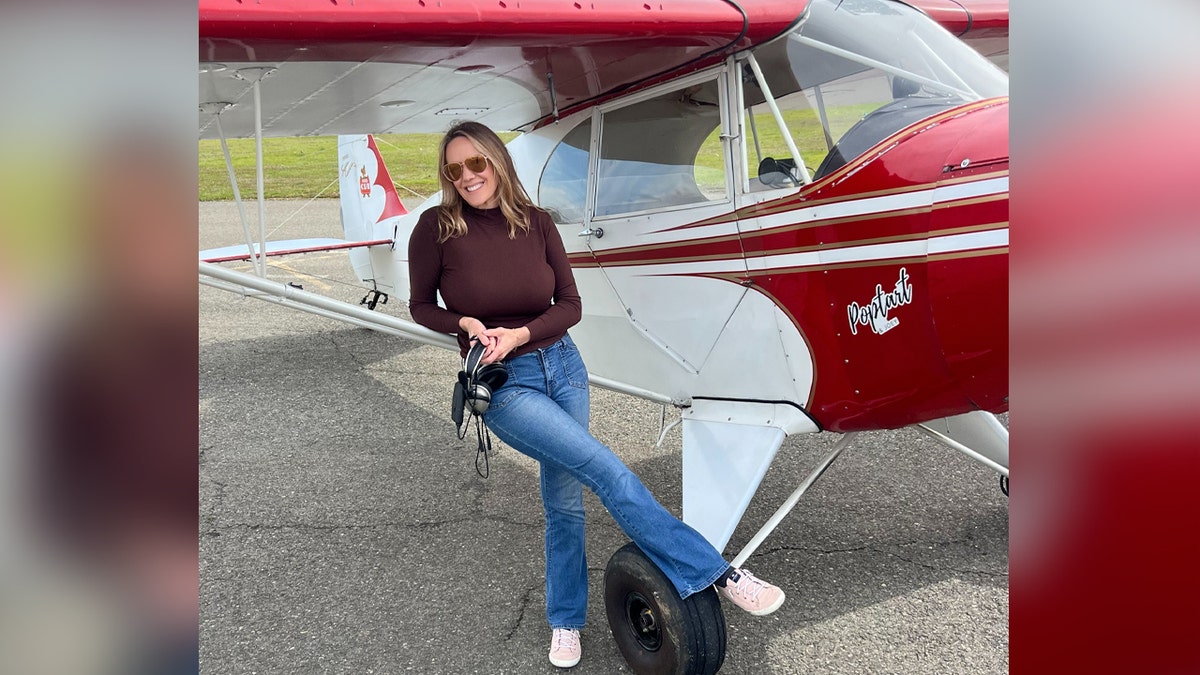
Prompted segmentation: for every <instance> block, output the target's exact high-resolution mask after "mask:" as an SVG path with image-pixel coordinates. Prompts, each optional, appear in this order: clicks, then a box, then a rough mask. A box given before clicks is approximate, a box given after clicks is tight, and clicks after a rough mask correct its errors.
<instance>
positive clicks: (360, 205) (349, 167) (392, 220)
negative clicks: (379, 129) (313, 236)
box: [338, 134, 408, 296]
mask: <svg viewBox="0 0 1200 675" xmlns="http://www.w3.org/2000/svg"><path fill="white" fill-rule="evenodd" d="M338 170H339V174H338V187H339V190H340V192H341V206H342V230H343V231H344V232H345V234H346V241H350V242H387V241H390V242H396V241H397V240H396V229H397V225H398V222H399V220H400V219H401V217H402V216H405V215H407V214H408V210H407V209H406V208H404V204H403V203H401V201H400V195H399V194H397V193H396V186H395V184H394V183H393V182H392V177H391V175H390V174H389V173H388V170H387V166H385V165H384V163H383V157H382V156H381V155H380V154H379V148H378V147H377V146H376V144H375V138H374V137H373V136H370V135H363V134H358V135H353V136H338ZM406 242H407V239H406V240H405V242H398V243H397V244H394V245H393V246H386V247H385V246H381V245H374V246H366V247H362V248H355V249H352V250H351V251H350V264H351V265H353V267H354V273H355V274H356V275H357V276H358V278H359V280H360V281H362V282H363V283H364V284H366V285H368V286H371V287H373V288H374V289H375V290H377V291H380V292H383V293H389V294H392V293H397V292H403V293H404V295H405V296H407V291H408V288H407V287H408V284H407V278H405V279H398V278H397V270H396V266H395V264H394V262H393V255H392V249H393V248H394V247H395V246H397V245H398V246H400V248H401V250H404V248H405V244H406ZM397 283H400V284H401V286H400V287H398V286H397Z"/></svg>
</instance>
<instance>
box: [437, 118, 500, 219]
mask: <svg viewBox="0 0 1200 675" xmlns="http://www.w3.org/2000/svg"><path fill="white" fill-rule="evenodd" d="M482 154H483V153H482V152H480V151H479V148H476V147H475V144H474V143H472V142H471V141H470V139H468V138H465V137H463V136H459V137H457V138H455V139H454V140H452V141H450V143H449V144H448V145H447V146H446V163H447V164H455V163H459V162H464V161H465V160H466V159H467V158H468V157H475V156H477V155H482ZM460 166H462V175H461V176H459V178H458V180H456V181H454V189H455V190H458V194H459V196H461V197H462V198H463V201H465V202H466V203H468V204H470V205H471V206H474V207H475V208H477V209H492V208H495V207H497V206H499V205H500V198H499V197H498V196H497V195H496V189H497V186H496V169H495V167H493V166H492V163H491V161H488V162H486V163H485V165H484V167H483V170H482V171H480V172H478V173H476V172H474V171H471V169H469V168H468V167H467V166H466V165H465V164H461V165H460Z"/></svg>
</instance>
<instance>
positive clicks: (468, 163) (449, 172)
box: [442, 155, 489, 183]
mask: <svg viewBox="0 0 1200 675" xmlns="http://www.w3.org/2000/svg"><path fill="white" fill-rule="evenodd" d="M488 161H489V159H488V158H487V156H486V155H475V156H474V157H468V158H466V159H464V160H463V161H461V162H449V163H447V164H446V165H445V166H443V167H442V175H443V176H445V177H446V179H447V180H449V181H450V182H451V183H453V182H455V181H457V180H458V179H459V178H462V173H463V167H464V166H465V167H467V168H468V169H470V170H471V173H482V172H483V170H484V169H486V168H487V164H488Z"/></svg>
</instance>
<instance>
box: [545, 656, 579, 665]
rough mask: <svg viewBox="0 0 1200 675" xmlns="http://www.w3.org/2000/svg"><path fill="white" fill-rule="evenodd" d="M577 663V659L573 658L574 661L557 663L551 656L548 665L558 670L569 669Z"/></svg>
mask: <svg viewBox="0 0 1200 675" xmlns="http://www.w3.org/2000/svg"><path fill="white" fill-rule="evenodd" d="M578 663H579V657H575V660H574V661H557V660H555V658H554V657H553V656H551V657H550V664H551V665H553V666H556V667H558V668H570V667H572V666H575V665H578Z"/></svg>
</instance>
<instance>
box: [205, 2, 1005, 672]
mask: <svg viewBox="0 0 1200 675" xmlns="http://www.w3.org/2000/svg"><path fill="white" fill-rule="evenodd" d="M199 16H200V45H199V46H200V59H199V60H200V73H201V76H200V100H201V105H200V118H199V127H200V137H201V138H210V139H211V138H219V139H221V140H222V143H224V139H225V138H227V137H229V136H235V137H248V136H254V137H256V138H257V139H258V140H259V162H258V164H259V166H258V171H259V177H260V180H261V175H262V170H263V167H262V161H261V138H262V137H263V136H264V135H277V136H278V135H287V136H294V135H300V136H303V135H335V134H336V135H339V150H338V153H339V171H340V178H339V180H340V186H339V187H340V199H341V206H342V225H343V229H344V233H345V236H344V238H342V239H327V240H302V241H283V242H268V241H266V237H265V233H264V228H263V223H262V215H261V214H262V210H261V187H260V190H259V192H260V197H259V199H260V217H259V225H260V230H259V237H258V240H257V241H255V240H254V237H253V236H252V234H251V231H250V227H249V224H248V222H247V221H246V219H245V217H244V210H243V225H244V234H245V239H246V241H245V242H244V243H242V244H238V245H236V246H230V247H227V248H226V249H221V250H210V251H203V252H201V253H200V259H201V261H200V266H199V271H200V281H201V283H204V284H207V285H210V286H214V287H217V288H222V289H225V290H230V291H233V292H238V293H243V294H249V295H253V296H255V297H259V298H262V299H264V300H269V301H272V302H276V303H280V304H283V305H287V306H289V307H294V308H296V309H300V310H303V311H308V312H312V313H315V314H319V315H322V316H328V317H334V318H337V319H340V320H343V321H346V322H349V323H351V324H354V325H358V326H364V327H367V328H372V329H375V330H379V331H383V332H386V333H389V334H393V335H399V336H403V337H405V338H409V339H412V340H416V341H418V342H422V343H425V344H432V345H437V346H440V347H445V348H447V349H456V348H457V345H456V343H455V341H454V339H453V338H452V337H451V336H448V335H440V334H437V333H433V332H432V331H429V330H427V329H424V328H422V327H420V326H418V325H416V324H414V323H412V322H411V321H407V320H405V319H402V318H398V317H395V316H391V315H388V314H385V313H383V312H381V311H379V307H378V305H379V303H381V302H386V299H387V298H388V297H389V296H391V295H397V294H398V295H399V296H400V297H402V298H403V297H406V295H407V292H408V284H407V259H406V257H407V240H408V235H409V234H410V233H411V231H412V227H413V225H414V224H415V222H416V219H417V216H418V215H419V214H420V212H421V211H423V210H425V209H427V208H430V207H432V206H435V205H436V204H437V203H439V201H440V197H439V195H433V196H432V197H430V198H429V199H428V200H426V201H425V202H424V203H422V204H421V205H420V206H419V207H417V208H415V209H413V211H412V212H408V211H407V210H406V209H405V208H404V206H403V205H402V203H401V202H400V199H399V197H398V195H397V193H396V189H395V187H394V184H393V181H392V179H391V176H390V174H389V172H388V169H387V167H385V166H384V163H383V159H382V157H381V155H380V153H379V151H378V148H377V147H376V146H375V142H374V139H373V136H371V135H370V134H377V133H385V132H387V133H396V132H406V133H407V132H441V131H444V130H445V129H446V128H447V127H448V126H449V124H450V123H451V122H452V121H454V120H456V119H462V118H468V119H474V120H478V121H480V122H483V123H485V124H487V125H489V126H491V127H492V128H493V129H496V130H514V131H520V132H523V133H521V134H520V135H519V136H518V137H516V138H515V139H514V140H513V141H511V142H510V143H509V146H508V147H509V150H510V152H511V153H512V155H513V158H514V161H515V163H516V167H517V170H518V174H519V176H520V179H521V181H522V183H523V184H524V185H525V186H526V188H527V189H528V190H529V191H530V193H531V196H532V197H533V198H534V200H535V202H537V203H538V204H540V205H541V206H542V207H543V208H545V209H546V210H548V211H549V212H550V213H551V214H552V215H553V217H554V219H555V222H556V223H557V225H558V227H559V230H560V232H561V234H562V237H563V240H564V242H565V244H566V247H567V252H568V254H569V256H570V259H571V262H572V265H573V267H574V271H575V276H576V281H577V283H578V286H579V289H580V294H581V296H582V298H583V303H584V317H583V319H582V321H581V322H580V323H579V325H578V326H576V327H575V328H573V329H572V331H571V333H572V336H573V337H574V338H575V340H576V342H577V343H578V344H579V346H580V349H581V350H582V351H583V352H584V355H585V359H586V362H587V363H588V366H589V370H590V378H591V382H592V384H594V385H597V386H601V387H605V388H608V389H612V390H615V391H618V392H624V393H627V394H631V395H634V396H639V397H642V398H644V399H648V400H650V401H654V402H657V403H660V404H662V405H664V406H668V405H669V406H674V407H676V408H678V409H679V410H680V420H681V422H682V436H683V477H682V480H683V518H684V520H685V521H686V522H688V523H689V524H690V525H692V526H693V527H695V528H696V529H697V530H699V531H700V532H701V533H702V534H703V535H704V536H705V537H706V538H708V539H709V540H710V541H711V542H712V543H713V544H714V545H715V546H716V547H717V548H718V549H724V548H725V546H726V544H727V543H728V541H729V539H730V537H731V536H732V534H733V532H734V529H735V528H736V527H737V526H738V524H739V522H740V521H741V518H742V515H743V514H744V512H745V510H746V507H747V506H748V505H749V503H750V500H751V498H752V497H753V496H754V494H755V491H756V490H757V488H758V486H759V484H760V482H761V481H762V478H763V476H764V474H765V473H766V471H767V468H768V467H769V466H770V464H771V463H772V461H773V459H774V458H775V454H776V452H777V451H778V450H779V448H780V446H781V443H782V442H783V440H784V438H785V437H786V436H787V435H789V434H802V433H815V432H821V431H829V432H836V433H842V434H844V435H843V437H842V438H841V440H840V441H839V442H838V443H837V444H836V445H835V446H834V448H833V449H832V450H831V451H830V452H829V454H828V455H827V456H826V457H824V458H823V459H822V460H821V461H820V462H819V463H818V464H817V466H816V467H815V468H814V469H813V470H812V472H811V474H810V475H809V476H807V477H806V478H805V479H804V480H803V481H802V482H801V484H800V485H799V486H798V487H797V488H796V490H795V492H793V493H792V494H791V495H790V496H789V497H788V498H787V500H786V501H785V502H784V504H783V505H782V506H781V507H780V508H779V510H778V511H777V512H776V514H775V515H774V516H772V517H771V519H770V520H769V521H768V522H767V523H766V524H764V525H763V526H762V529H760V530H759V532H758V533H757V534H756V535H755V536H754V537H753V538H752V539H751V541H750V542H749V543H748V544H747V545H746V546H745V548H743V549H742V550H741V551H740V552H739V553H738V554H737V556H736V557H735V558H734V559H733V563H734V564H735V565H740V564H742V563H743V562H744V561H745V560H746V559H747V558H748V557H749V556H750V555H751V554H753V553H754V551H755V550H756V549H757V548H758V546H759V545H760V544H761V543H762V541H763V540H764V539H765V538H766V537H767V536H768V535H769V534H770V533H771V532H772V531H773V530H774V529H775V527H776V526H777V525H778V523H779V521H780V520H781V519H782V518H783V517H784V516H786V514H787V513H788V512H789V511H790V510H791V509H792V508H793V507H794V506H795V504H796V503H797V501H798V500H799V499H800V497H801V496H802V495H803V494H804V492H805V491H806V490H807V489H808V488H809V487H810V486H811V485H812V484H813V482H815V481H816V480H817V479H818V478H819V477H820V476H821V474H822V473H823V472H824V471H825V470H826V469H827V468H828V467H829V465H830V464H831V463H833V462H834V461H835V460H836V458H837V457H838V456H839V454H840V453H841V452H843V451H844V450H845V448H846V447H847V446H848V445H849V444H850V442H851V441H852V439H853V438H854V435H855V433H857V432H860V431H867V430H876V429H894V428H900V427H905V426H910V425H912V426H915V427H916V428H918V429H920V430H922V431H923V432H924V433H926V434H927V435H929V436H930V437H931V438H934V439H936V440H937V441H938V442H941V443H943V444H945V445H947V446H949V447H951V448H954V449H956V450H959V451H961V452H963V453H965V454H967V455H968V456H970V457H971V458H973V459H975V460H977V461H979V462H980V463H982V464H984V465H985V466H987V467H990V468H991V469H993V470H995V471H996V472H997V473H998V474H999V475H1000V482H1001V487H1002V489H1004V490H1005V493H1007V479H1008V431H1007V428H1006V427H1005V426H1004V425H1003V424H1002V423H1000V422H999V421H998V419H997V418H996V414H998V413H1003V412H1005V411H1007V409H1008V379H1007V361H1008V327H1007V320H1008V296H1007V268H1008V171H1009V166H1008V165H1009V155H1008V98H1007V93H1008V78H1007V75H1006V73H1005V70H1004V67H1005V66H1006V65H1007V58H1008V57H1007V54H1008V3H1007V1H1006V0H1005V1H993V0H973V1H968V0H960V1H959V2H954V1H952V0H913V1H912V2H908V3H902V2H898V1H895V0H807V1H805V0H800V1H797V2H791V3H779V2H771V1H769V0H742V2H740V3H733V2H708V1H703V0H688V1H684V2H676V3H672V4H671V5H666V4H661V3H657V2H655V3H651V2H641V1H640V0H637V1H630V0H591V1H587V0H579V1H578V2H571V1H570V0H567V1H565V2H563V1H553V0H496V1H494V2H487V3H485V2H482V1H481V0H441V1H440V2H433V1H432V0H429V1H426V0H412V1H411V2H404V3H401V2H379V1H376V2H370V1H363V0H358V1H356V2H349V3H338V2H323V3H319V2H312V1H304V0H293V1H291V2H274V3H271V2H267V3H256V4H242V3H240V2H239V1H237V0H201V2H200V14H199ZM227 157H228V155H227ZM430 161H431V162H432V161H433V158H432V157H431V158H430ZM229 171H230V176H231V179H232V177H233V169H232V165H230V169H229ZM260 186H261V182H260ZM234 190H235V198H236V199H237V200H238V202H239V205H240V204H241V198H240V195H238V194H237V186H236V183H235V185H234ZM337 248H345V249H347V250H348V256H349V258H350V261H351V263H352V265H353V267H354V270H355V273H356V275H357V276H358V278H359V279H360V281H362V282H363V284H364V285H365V286H366V288H367V289H368V294H367V297H366V298H364V303H363V304H366V305H367V307H365V308H364V307H362V306H356V305H351V304H349V303H345V302H341V301H338V300H333V299H330V298H326V297H323V296H320V295H318V294H315V293H310V292H307V291H304V290H301V289H298V288H295V287H293V286H290V285H288V284H284V283H281V282H278V281H274V280H271V279H268V278H267V274H266V258H267V257H269V256H271V255H284V254H288V253H300V252H305V251H314V250H331V249H337ZM234 259H241V260H250V261H252V262H253V263H254V272H255V273H253V274H250V273H244V272H239V271H235V270H232V269H229V268H227V267H224V266H222V265H220V262H222V261H228V260H234ZM667 429H669V427H668V428H664V429H663V434H665V433H666V431H667ZM660 439H661V436H660ZM626 548H627V549H628V548H630V547H626ZM639 555H640V552H637V551H636V549H633V550H632V551H629V550H626V549H622V550H621V551H619V552H618V553H617V554H616V555H614V556H613V559H612V560H611V561H610V563H609V567H608V572H607V574H606V588H607V592H606V607H607V614H608V619H609V624H610V628H611V629H612V631H613V635H614V637H615V639H616V641H617V644H618V647H619V648H620V650H621V652H622V654H623V655H624V656H625V658H626V660H627V661H628V662H629V663H630V664H631V665H632V666H633V667H634V669H635V670H636V671H637V672H697V673H699V672H705V673H708V672H715V671H716V670H717V669H718V668H719V667H720V665H721V662H722V661H723V659H724V649H725V645H724V635H725V631H724V618H723V615H722V614H721V609H720V606H719V604H718V603H717V600H716V597H715V595H713V594H697V595H696V596H692V597H690V598H689V599H688V600H687V601H679V599H678V596H677V595H675V594H674V593H673V592H670V589H669V583H668V582H666V580H665V578H656V577H654V576H653V575H650V574H643V573H635V571H634V570H636V569H642V567H641V566H639V565H636V564H633V563H631V556H632V557H636V556H639ZM651 567H652V566H651ZM664 589H665V590H666V591H667V592H665V593H661V592H659V591H662V590H664ZM700 596H705V597H700ZM707 596H713V597H711V598H710V597H707ZM648 598H649V599H648ZM680 602H684V603H685V604H690V605H691V606H692V608H693V610H692V611H689V612H680V611H676V610H677V609H678V605H679V603H680ZM664 603H674V604H670V605H668V604H664ZM705 641H707V642H705ZM701 643H704V644H701ZM663 645H670V646H671V647H672V648H670V649H663V648H661V647H662V646H663Z"/></svg>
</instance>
